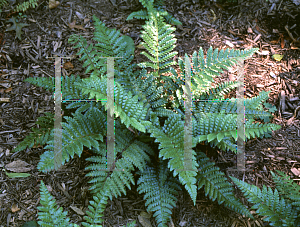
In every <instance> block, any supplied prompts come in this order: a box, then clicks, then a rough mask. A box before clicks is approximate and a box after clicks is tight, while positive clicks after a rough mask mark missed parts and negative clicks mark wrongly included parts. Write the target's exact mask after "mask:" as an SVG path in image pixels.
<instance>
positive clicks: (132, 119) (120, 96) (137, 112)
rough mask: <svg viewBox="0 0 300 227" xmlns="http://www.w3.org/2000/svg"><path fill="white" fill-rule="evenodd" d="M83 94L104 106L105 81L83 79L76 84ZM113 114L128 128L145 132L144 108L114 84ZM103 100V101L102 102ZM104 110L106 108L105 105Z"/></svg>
mask: <svg viewBox="0 0 300 227" xmlns="http://www.w3.org/2000/svg"><path fill="white" fill-rule="evenodd" d="M77 85H78V87H80V88H81V89H82V91H83V93H84V94H88V93H89V98H90V99H93V98H96V100H101V103H102V105H105V103H106V98H107V92H106V90H107V79H106V78H101V79H100V78H99V77H92V78H86V79H83V81H82V83H78V84H77ZM114 94H115V114H116V117H118V116H120V118H121V121H122V123H124V124H125V125H126V127H129V126H130V125H131V126H133V127H134V128H136V129H138V130H139V131H141V132H145V125H149V124H150V122H148V121H144V120H143V119H145V116H146V113H147V109H146V108H144V105H143V103H142V102H138V97H137V96H132V94H131V92H128V93H126V92H125V91H124V90H123V88H122V87H121V86H120V85H119V84H118V83H117V82H116V86H115V90H114ZM103 100H105V101H103ZM105 110H107V106H106V105H105Z"/></svg>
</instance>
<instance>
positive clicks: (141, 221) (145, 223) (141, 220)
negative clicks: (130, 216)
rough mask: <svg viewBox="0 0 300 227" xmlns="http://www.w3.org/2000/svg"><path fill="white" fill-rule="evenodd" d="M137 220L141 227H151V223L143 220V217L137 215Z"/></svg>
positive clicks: (146, 219) (145, 219)
mask: <svg viewBox="0 0 300 227" xmlns="http://www.w3.org/2000/svg"><path fill="white" fill-rule="evenodd" d="M138 219H139V222H140V223H141V225H142V226H143V227H152V225H151V222H150V220H149V219H148V218H145V217H143V216H141V215H139V216H138Z"/></svg>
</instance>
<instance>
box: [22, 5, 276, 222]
mask: <svg viewBox="0 0 300 227" xmlns="http://www.w3.org/2000/svg"><path fill="white" fill-rule="evenodd" d="M141 3H142V4H143V6H145V7H146V8H147V13H148V17H147V19H148V21H146V24H145V25H144V26H143V28H144V31H143V32H142V35H141V37H142V39H143V45H144V47H145V49H146V51H144V52H143V53H142V54H144V55H145V56H146V57H147V58H148V59H149V62H142V63H140V64H139V65H138V66H139V67H141V68H142V69H138V68H137V65H135V64H132V63H131V61H132V59H133V57H134V56H133V53H134V50H133V48H134V47H132V45H129V43H127V41H128V37H126V38H125V37H124V36H121V35H120V32H119V31H116V30H115V29H108V28H107V27H106V26H105V24H104V23H102V22H100V21H99V19H97V18H96V17H95V16H94V20H95V33H94V38H93V40H94V41H95V44H87V41H86V39H85V38H83V37H81V36H78V35H72V36H71V37H70V39H69V42H70V43H72V44H74V45H75V48H77V49H78V53H77V54H78V55H80V56H81V57H80V60H82V61H84V64H83V66H84V67H86V68H87V69H86V73H87V74H88V73H90V77H88V78H85V79H80V78H78V77H75V76H70V77H68V76H66V77H65V78H63V81H62V90H63V91H62V96H63V97H62V99H63V100H66V99H69V100H74V99H77V100H78V99H85V100H86V99H94V100H98V101H99V102H73V103H70V104H68V106H67V108H68V109H74V110H75V111H74V113H72V116H69V117H65V120H66V121H65V122H63V123H62V128H63V131H62V135H63V136H62V163H61V164H64V163H65V162H66V161H69V159H70V157H71V158H73V157H74V155H75V154H77V155H78V156H81V154H82V151H83V146H86V147H88V148H89V149H90V151H91V152H93V153H94V154H95V156H93V157H90V158H88V161H90V162H92V163H93V164H91V165H90V166H88V167H87V170H90V172H89V173H88V175H87V176H89V177H92V180H91V181H90V183H91V184H92V186H91V192H92V193H93V196H94V197H93V199H94V201H91V202H90V203H91V206H90V207H89V211H87V212H86V213H87V216H86V217H85V220H86V221H87V222H85V223H83V225H84V226H88V225H90V226H100V224H101V223H102V221H103V220H102V219H101V217H102V216H103V214H102V213H103V211H104V209H105V206H106V204H107V199H108V198H110V199H113V197H118V196H121V194H122V193H124V194H125V195H126V187H127V188H129V189H131V186H130V185H131V184H135V182H134V177H133V173H134V172H135V171H137V172H136V173H137V174H138V175H139V176H140V178H139V180H138V182H137V183H138V185H139V186H138V191H139V192H140V193H145V197H144V198H145V200H146V207H147V211H152V212H154V214H153V215H154V217H155V219H156V221H157V224H158V226H159V227H162V226H166V225H167V222H168V220H169V219H170V217H171V213H172V211H171V210H172V208H173V207H175V204H176V197H175V195H176V194H177V192H178V190H180V187H179V186H180V184H181V185H183V186H184V187H185V189H186V190H187V191H188V193H189V194H190V196H191V198H192V200H193V202H194V204H195V202H196V196H197V191H198V190H199V189H200V188H202V187H203V186H205V188H204V189H205V193H206V195H208V196H209V198H211V199H212V200H216V199H217V201H218V202H219V203H220V204H221V203H223V204H224V205H225V206H227V207H229V208H230V209H232V210H234V211H236V212H239V213H241V214H243V215H246V216H248V217H251V218H253V216H252V215H251V213H250V212H249V211H248V210H247V208H246V207H245V206H244V205H243V204H242V203H241V202H240V201H239V200H238V199H236V198H235V196H234V192H233V186H232V185H231V184H230V183H229V182H228V181H227V178H226V177H225V174H224V173H222V172H221V171H220V170H219V168H218V167H216V166H215V164H214V163H213V162H209V161H208V160H209V159H208V158H207V156H206V155H205V154H204V153H202V152H201V151H198V150H196V149H195V147H196V145H197V143H199V142H201V141H206V142H209V143H210V144H211V145H212V146H217V147H219V148H220V149H222V150H231V151H233V152H235V151H236V148H237V145H236V144H235V142H236V140H237V135H236V130H237V99H234V98H232V99H227V100H226V101H227V102H217V101H216V99H219V98H223V97H224V95H226V94H227V93H228V92H229V91H231V90H232V89H233V88H235V87H237V86H238V85H239V83H237V82H226V83H221V84H218V86H217V87H212V85H211V84H212V82H213V79H214V77H215V76H219V74H220V72H222V69H226V70H227V69H228V68H229V67H231V66H233V65H234V64H236V63H237V62H238V60H240V59H245V58H248V57H250V56H251V55H252V54H253V53H254V52H255V51H256V49H249V50H242V51H239V50H228V49H227V50H225V51H224V50H221V51H219V50H218V49H215V50H213V48H210V49H209V50H208V51H207V55H206V58H205V57H204V52H203V50H202V48H200V49H199V52H198V53H196V52H195V53H194V54H193V57H192V67H191V66H188V65H186V61H183V60H182V59H181V58H179V62H178V64H179V70H180V72H176V71H175V69H174V68H173V67H172V66H174V65H176V64H177V63H176V62H175V61H173V57H174V56H175V55H176V54H177V53H176V52H175V51H173V50H174V48H175V43H176V39H175V36H174V34H173V33H174V31H175V28H173V27H172V26H170V25H168V24H166V23H165V22H164V18H163V17H162V15H165V13H164V12H163V11H159V10H157V9H155V8H154V7H153V5H152V3H153V1H142V0H141ZM131 43H132V42H131ZM130 46H131V48H130ZM103 57H122V58H115V66H114V74H115V76H114V81H115V86H114V97H115V100H114V102H115V103H114V106H115V107H114V115H115V160H114V163H113V166H115V168H116V169H118V170H120V169H121V170H124V171H110V170H108V169H107V166H106V160H107V158H106V153H107V152H106V126H107V119H106V116H107V113H106V111H107V108H108V107H107V105H106V98H107V75H106V71H107V66H106V59H105V58H103ZM187 67H189V68H190V69H191V72H192V78H191V80H192V89H191V90H192V96H193V98H195V99H197V100H198V101H197V102H192V110H193V111H192V145H191V147H189V148H188V149H186V147H185V143H184V130H185V120H184V119H185V114H184V111H185V110H184V108H185V107H184V89H185V73H186V72H185V68H187ZM146 68H148V72H147V69H146ZM26 81H28V82H30V83H32V84H34V85H36V86H41V87H44V88H46V89H48V90H50V91H54V81H55V79H54V78H28V79H26ZM267 98H268V93H267V92H262V93H260V95H259V96H257V97H254V98H251V99H245V118H246V123H245V136H246V139H251V138H254V137H256V136H260V135H263V134H264V133H266V132H268V131H271V130H276V129H279V128H280V126H278V125H274V124H258V123H255V124H254V123H253V121H254V119H256V118H259V117H261V116H270V114H269V113H267V112H265V111H263V110H261V109H260V106H261V103H262V102H264V101H265V100H266V99H267ZM47 128H48V126H47ZM129 128H130V130H129ZM39 130H40V133H41V134H43V133H45V132H48V131H47V130H45V129H43V128H42V127H40V129H39ZM51 135H52V137H50V138H51V139H50V140H49V141H47V143H45V142H44V141H43V140H37V139H34V138H33V137H31V138H30V139H28V140H27V142H26V143H27V145H28V147H32V146H33V145H32V144H33V143H32V141H35V142H39V143H43V144H47V146H45V149H46V152H45V153H44V154H42V155H41V158H40V162H39V164H38V169H39V170H40V171H43V172H46V171H50V170H54V160H53V156H54V155H55V153H54V140H53V129H52V134H51ZM30 140H31V142H30ZM25 146H26V144H22V148H24V147H25ZM17 149H18V147H17V148H16V150H17ZM185 157H190V166H189V169H188V170H187V169H185V166H184V162H185ZM154 160H156V161H155V163H156V164H155V165H154V164H153V163H154ZM103 170H106V171H103ZM180 170H183V171H180ZM41 190H42V191H43V193H41V200H45V199H46V200H47V202H48V203H49V204H51V206H49V207H48V208H47V209H45V210H43V211H44V213H43V215H41V216H40V220H41V222H43V221H46V220H48V222H49V223H50V221H49V219H50V218H49V216H51V215H49V214H51V213H53V212H55V210H56V208H55V206H54V203H50V197H49V195H47V192H46V191H45V188H44V186H43V184H42V185H41ZM157 191H159V194H157ZM44 204H46V205H47V203H44ZM46 213H47V214H46ZM58 214H59V213H57V216H55V217H56V219H57V220H52V219H51V221H52V223H54V222H55V223H60V222H61V223H65V222H64V220H65V219H64V218H65V217H66V215H65V214H63V213H61V214H59V215H58ZM45 226H46V225H45Z"/></svg>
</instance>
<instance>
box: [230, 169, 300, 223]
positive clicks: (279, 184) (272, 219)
mask: <svg viewBox="0 0 300 227" xmlns="http://www.w3.org/2000/svg"><path fill="white" fill-rule="evenodd" d="M276 171H277V173H278V174H279V175H280V176H277V175H276V174H275V173H273V172H272V171H271V174H272V177H273V180H274V182H275V184H276V188H275V190H274V191H273V190H272V189H271V188H270V187H266V186H265V185H263V189H262V190H261V189H259V188H258V187H256V186H255V185H250V184H247V183H245V182H243V181H241V180H239V179H236V178H234V177H231V179H232V180H233V182H234V183H235V184H236V185H237V186H238V188H239V189H240V190H241V191H242V192H243V193H244V196H245V197H246V198H247V199H248V201H249V202H250V203H253V204H254V205H253V206H252V207H251V209H255V210H256V213H257V214H259V215H260V216H265V218H264V220H265V221H267V222H269V223H270V225H271V226H288V227H292V226H299V224H300V222H299V221H300V218H299V213H300V203H299V201H300V192H299V190H300V186H299V185H298V184H296V183H294V182H293V180H291V179H290V177H288V176H286V175H285V174H284V173H283V172H281V171H278V170H276Z"/></svg>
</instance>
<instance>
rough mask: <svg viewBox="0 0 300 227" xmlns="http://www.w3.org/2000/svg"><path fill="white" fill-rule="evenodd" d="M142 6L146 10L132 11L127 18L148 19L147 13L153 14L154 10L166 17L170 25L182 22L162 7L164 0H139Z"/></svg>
mask: <svg viewBox="0 0 300 227" xmlns="http://www.w3.org/2000/svg"><path fill="white" fill-rule="evenodd" d="M140 2H141V3H142V5H143V7H144V8H146V9H147V10H140V11H137V12H132V13H131V14H130V15H129V16H128V17H127V19H126V20H127V21H128V20H132V19H134V18H136V19H142V20H149V14H150V15H151V14H153V13H154V12H155V11H156V12H158V13H159V15H160V16H163V17H164V18H165V19H166V22H167V23H169V24H172V25H182V23H181V22H180V21H179V20H177V19H176V18H174V17H173V16H171V15H170V14H169V13H168V12H166V11H165V10H164V9H163V6H164V1H162V0H156V1H154V2H153V1H140Z"/></svg>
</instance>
